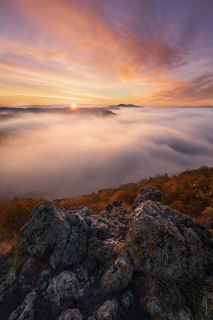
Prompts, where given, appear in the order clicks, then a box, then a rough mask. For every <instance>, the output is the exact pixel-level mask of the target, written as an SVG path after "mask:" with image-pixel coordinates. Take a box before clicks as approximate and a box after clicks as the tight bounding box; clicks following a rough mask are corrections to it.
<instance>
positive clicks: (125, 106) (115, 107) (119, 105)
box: [107, 103, 143, 109]
mask: <svg viewBox="0 0 213 320" xmlns="http://www.w3.org/2000/svg"><path fill="white" fill-rule="evenodd" d="M107 108H109V109H119V108H143V107H141V106H135V105H134V104H124V103H120V104H117V105H109V106H108V107H107Z"/></svg>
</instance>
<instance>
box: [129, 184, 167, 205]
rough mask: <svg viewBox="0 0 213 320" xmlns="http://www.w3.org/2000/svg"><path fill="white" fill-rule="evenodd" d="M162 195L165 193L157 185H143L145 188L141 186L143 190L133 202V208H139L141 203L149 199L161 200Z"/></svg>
mask: <svg viewBox="0 0 213 320" xmlns="http://www.w3.org/2000/svg"><path fill="white" fill-rule="evenodd" d="M162 196H163V195H162V193H161V191H160V190H158V189H157V188H155V187H151V186H148V187H143V188H141V190H140V191H139V193H138V194H137V196H136V198H135V200H134V202H133V205H132V209H135V208H137V207H138V206H139V205H140V204H141V202H144V201H147V200H152V201H159V202H161V199H162Z"/></svg>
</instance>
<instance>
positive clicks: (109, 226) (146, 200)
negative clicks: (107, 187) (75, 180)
mask: <svg viewBox="0 0 213 320" xmlns="http://www.w3.org/2000/svg"><path fill="white" fill-rule="evenodd" d="M161 197H162V194H161V192H160V191H159V190H157V189H156V188H154V187H146V188H142V189H141V190H140V192H139V194H138V195H137V197H136V199H135V201H134V204H133V207H135V208H136V209H135V211H133V212H131V213H128V212H127V211H126V210H125V209H124V208H123V207H122V203H121V202H119V201H113V202H112V203H110V204H109V205H108V206H107V207H106V211H103V212H102V213H101V214H99V215H95V214H94V213H93V212H92V211H91V210H89V209H88V208H83V207H75V208H70V209H69V210H68V211H67V212H64V211H63V209H62V208H61V207H60V206H58V205H55V204H54V203H53V202H52V201H48V202H43V203H41V204H39V205H38V206H37V207H35V209H34V210H33V212H32V213H31V214H30V217H29V222H28V223H27V224H26V225H25V226H24V227H23V228H22V229H21V230H20V233H19V247H20V252H19V255H18V257H17V263H16V267H14V269H16V270H12V272H11V273H10V274H9V275H8V277H7V278H6V281H5V282H4V283H3V284H2V285H1V299H0V310H3V308H4V306H6V305H7V306H8V303H9V302H8V301H11V299H10V297H12V295H14V294H16V292H20V293H21V294H22V295H24V296H25V299H24V300H23V301H22V303H21V304H19V305H15V304H14V303H13V304H12V302H11V310H10V311H11V312H10V313H9V314H6V313H4V312H2V315H1V311H0V317H1V319H2V320H6V319H8V318H9V319H10V320H15V319H17V320H23V319H26V320H27V319H29V320H31V319H32V320H34V319H36V320H45V319H47V318H51V319H53V320H56V319H58V320H69V319H73V320H83V319H88V320H113V319H136V320H137V319H138V320H139V319H141V318H143V319H145V320H146V319H147V320H148V319H151V317H153V318H156V319H157V318H158V319H167V320H173V319H174V320H182V319H188V320H192V319H198V318H196V317H197V315H196V313H195V310H194V308H193V306H192V304H190V303H189V302H188V301H189V299H188V298H187V294H188V293H187V292H189V290H192V291H193V290H194V291H195V292H196V294H195V295H194V296H195V299H198V300H197V301H196V303H198V304H200V305H202V299H203V298H205V293H204V291H202V288H203V287H202V285H201V284H202V283H204V282H205V281H206V279H207V278H208V276H209V275H211V274H212V270H211V268H210V264H211V263H210V262H211V261H212V257H213V252H212V249H211V247H212V239H211V237H210V234H209V232H208V230H207V229H205V228H204V227H201V226H200V225H199V224H197V223H196V221H195V220H193V219H191V218H190V217H189V216H187V215H185V214H182V213H180V212H178V211H176V210H172V209H171V208H169V207H167V206H164V205H162V204H161V203H160V201H161ZM198 292H199V294H198ZM192 295H193V292H192ZM202 295H203V296H202ZM196 296H197V297H198V298H196ZM17 303H18V302H17ZM42 308H43V309H42ZM5 310H6V309H5ZM137 315H139V316H137Z"/></svg>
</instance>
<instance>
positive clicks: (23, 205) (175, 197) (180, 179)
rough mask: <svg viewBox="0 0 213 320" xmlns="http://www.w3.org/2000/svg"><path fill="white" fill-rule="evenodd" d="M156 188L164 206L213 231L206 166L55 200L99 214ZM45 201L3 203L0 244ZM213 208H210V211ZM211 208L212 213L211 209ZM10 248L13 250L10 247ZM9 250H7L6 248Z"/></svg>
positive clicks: (212, 184)
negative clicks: (143, 190) (110, 205)
mask: <svg viewBox="0 0 213 320" xmlns="http://www.w3.org/2000/svg"><path fill="white" fill-rule="evenodd" d="M146 185H150V186H155V187H157V188H158V189H159V190H161V192H162V193H163V199H162V203H163V204H166V205H168V206H170V207H172V208H173V209H176V210H179V211H181V212H184V213H186V214H189V215H190V216H192V217H194V218H196V219H197V221H198V222H199V223H201V224H203V225H204V226H206V227H208V228H209V229H211V228H213V226H212V221H213V214H212V211H211V208H212V207H213V168H208V167H207V166H202V167H200V168H199V169H198V170H186V171H184V172H182V173H181V174H180V175H178V176H173V177H168V175H167V174H166V173H165V174H164V175H155V176H154V177H153V178H152V177H150V178H149V179H143V180H140V181H139V183H138V184H137V185H124V186H121V187H120V188H116V189H110V188H106V189H101V190H99V191H98V193H94V192H93V193H92V194H90V195H86V196H82V197H77V198H73V199H55V200H54V202H55V203H59V204H61V205H62V207H63V208H64V210H68V209H69V208H70V207H76V206H83V207H89V208H90V209H91V210H92V211H93V212H94V213H96V214H98V213H100V212H101V211H103V210H105V208H106V205H107V204H108V203H109V202H111V201H113V200H115V199H116V200H119V201H123V205H124V207H126V208H128V209H129V208H130V206H131V205H132V203H133V201H134V199H135V197H136V195H137V193H138V192H139V190H140V188H141V187H144V186H146ZM43 200H44V199H42V198H41V199H36V200H34V199H32V198H30V199H18V198H14V199H13V200H11V201H0V242H3V241H4V242H5V241H6V242H7V243H8V242H10V241H12V239H14V235H17V234H18V231H19V229H20V228H21V227H22V226H23V225H24V224H25V223H26V222H27V220H28V217H29V214H30V212H31V211H32V209H33V208H34V207H35V206H36V205H37V204H38V203H40V202H42V201H43ZM208 208H210V209H208ZM207 209H208V210H207ZM8 248H9V247H8ZM5 250H6V249H5Z"/></svg>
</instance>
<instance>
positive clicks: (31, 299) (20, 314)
mask: <svg viewBox="0 0 213 320" xmlns="http://www.w3.org/2000/svg"><path fill="white" fill-rule="evenodd" d="M36 298H37V294H36V292H35V291H33V292H31V293H30V294H28V295H27V296H26V298H25V300H24V302H23V304H22V305H21V306H20V307H18V308H17V309H16V310H15V311H13V312H12V313H11V315H10V316H9V319H8V320H35V310H34V304H35V300H36Z"/></svg>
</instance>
